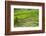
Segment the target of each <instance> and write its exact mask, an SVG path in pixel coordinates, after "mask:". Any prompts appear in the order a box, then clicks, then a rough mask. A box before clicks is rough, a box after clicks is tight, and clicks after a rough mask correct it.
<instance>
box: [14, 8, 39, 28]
mask: <svg viewBox="0 0 46 36" xmlns="http://www.w3.org/2000/svg"><path fill="white" fill-rule="evenodd" d="M38 16H39V10H38V9H17V8H14V26H15V27H37V26H38V25H39V17H38Z"/></svg>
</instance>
